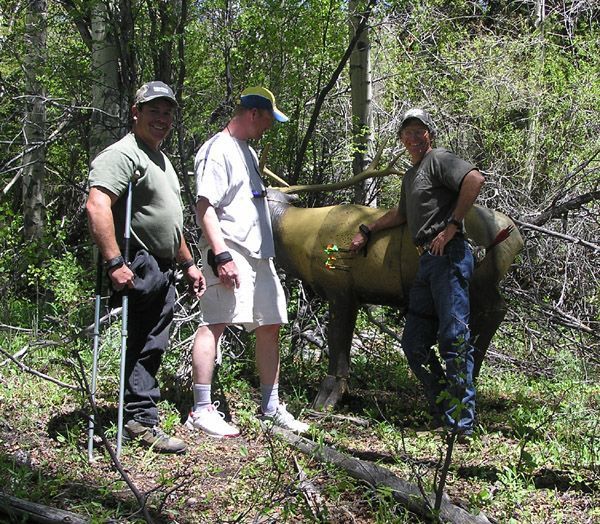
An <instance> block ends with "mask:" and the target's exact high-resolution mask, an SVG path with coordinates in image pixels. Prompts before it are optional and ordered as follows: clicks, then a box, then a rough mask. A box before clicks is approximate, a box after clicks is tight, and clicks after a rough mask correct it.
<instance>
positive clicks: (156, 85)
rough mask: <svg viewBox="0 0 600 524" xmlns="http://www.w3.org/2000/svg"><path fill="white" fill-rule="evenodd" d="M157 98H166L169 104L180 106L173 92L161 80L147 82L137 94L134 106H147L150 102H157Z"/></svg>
mask: <svg viewBox="0 0 600 524" xmlns="http://www.w3.org/2000/svg"><path fill="white" fill-rule="evenodd" d="M157 98H166V99H167V100H168V101H169V102H172V103H173V104H174V105H176V106H177V105H179V104H178V103H177V99H176V98H175V94H174V93H173V90H172V89H171V88H170V87H169V86H168V85H167V84H165V83H164V82H161V81H160V80H154V81H153V82H147V83H145V84H144V85H143V86H142V87H140V88H139V89H138V90H137V92H136V93H135V99H134V102H133V103H134V104H135V105H136V106H137V105H139V104H145V103H146V102H150V100H156V99H157Z"/></svg>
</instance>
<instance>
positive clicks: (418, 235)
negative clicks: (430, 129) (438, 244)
mask: <svg viewBox="0 0 600 524" xmlns="http://www.w3.org/2000/svg"><path fill="white" fill-rule="evenodd" d="M473 169H476V167H475V166H474V165H473V164H471V163H469V162H466V161H464V160H462V159H461V158H458V157H457V156H456V155H455V154H454V153H451V152H450V151H447V150H446V149H442V148H435V149H432V150H431V151H430V152H429V153H427V154H426V155H425V156H424V157H423V160H421V162H420V164H419V165H417V166H413V167H411V168H410V169H409V170H408V171H407V172H406V173H405V175H404V177H403V179H402V191H401V192H400V204H399V205H398V209H399V211H400V214H402V215H403V216H405V217H406V221H407V223H408V228H409V231H410V234H411V236H412V238H413V241H414V243H415V244H416V245H420V244H423V243H424V242H429V241H430V240H431V239H433V238H434V237H435V236H436V235H437V234H438V233H439V232H440V231H441V230H442V229H444V227H446V220H447V219H448V218H450V216H451V215H452V212H453V211H454V207H455V206H456V200H457V198H458V193H459V192H460V185H461V184H462V181H463V178H464V177H465V175H466V174H467V173H468V172H469V171H471V170H473Z"/></svg>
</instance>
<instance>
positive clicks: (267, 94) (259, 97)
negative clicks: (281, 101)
mask: <svg viewBox="0 0 600 524" xmlns="http://www.w3.org/2000/svg"><path fill="white" fill-rule="evenodd" d="M240 104H241V105H242V106H243V107H247V108H254V107H256V108H258V109H270V110H271V111H273V118H275V120H277V122H287V121H288V120H289V118H288V117H287V116H285V115H284V114H283V113H282V112H281V111H280V110H279V109H277V106H276V105H275V95H273V93H271V91H269V90H268V89H266V88H264V87H248V88H246V89H244V91H243V92H242V94H241V96H240Z"/></svg>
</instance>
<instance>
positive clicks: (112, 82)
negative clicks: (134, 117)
mask: <svg viewBox="0 0 600 524" xmlns="http://www.w3.org/2000/svg"><path fill="white" fill-rule="evenodd" d="M116 9H117V6H115V2H114V1H113V0H104V1H100V2H96V3H95V4H94V5H93V7H92V12H91V20H92V72H93V73H94V75H95V78H94V83H93V85H92V107H93V108H94V109H93V112H92V128H91V140H90V159H93V158H94V157H95V156H96V155H97V154H98V153H99V152H100V151H102V150H103V149H104V148H105V147H107V146H108V145H110V144H112V143H113V142H115V141H116V140H118V139H119V138H121V137H122V136H123V134H124V133H125V126H124V122H123V118H122V114H123V109H124V107H123V106H124V102H125V101H126V96H125V94H122V93H121V91H122V89H121V81H120V76H119V69H120V67H119V49H118V46H117V40H116V36H115V26H116V24H111V20H110V16H109V13H111V12H112V13H115V12H117V11H116Z"/></svg>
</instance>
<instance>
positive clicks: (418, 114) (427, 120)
mask: <svg viewBox="0 0 600 524" xmlns="http://www.w3.org/2000/svg"><path fill="white" fill-rule="evenodd" d="M410 120H419V121H420V122H421V123H423V124H425V125H426V126H427V129H429V132H430V133H431V134H432V135H433V134H435V125H434V124H433V120H432V119H431V116H429V113H427V111H423V109H418V108H413V109H409V110H408V111H407V112H406V113H404V115H403V116H402V122H401V123H400V131H402V129H404V126H406V124H408V122H409V121H410Z"/></svg>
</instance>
